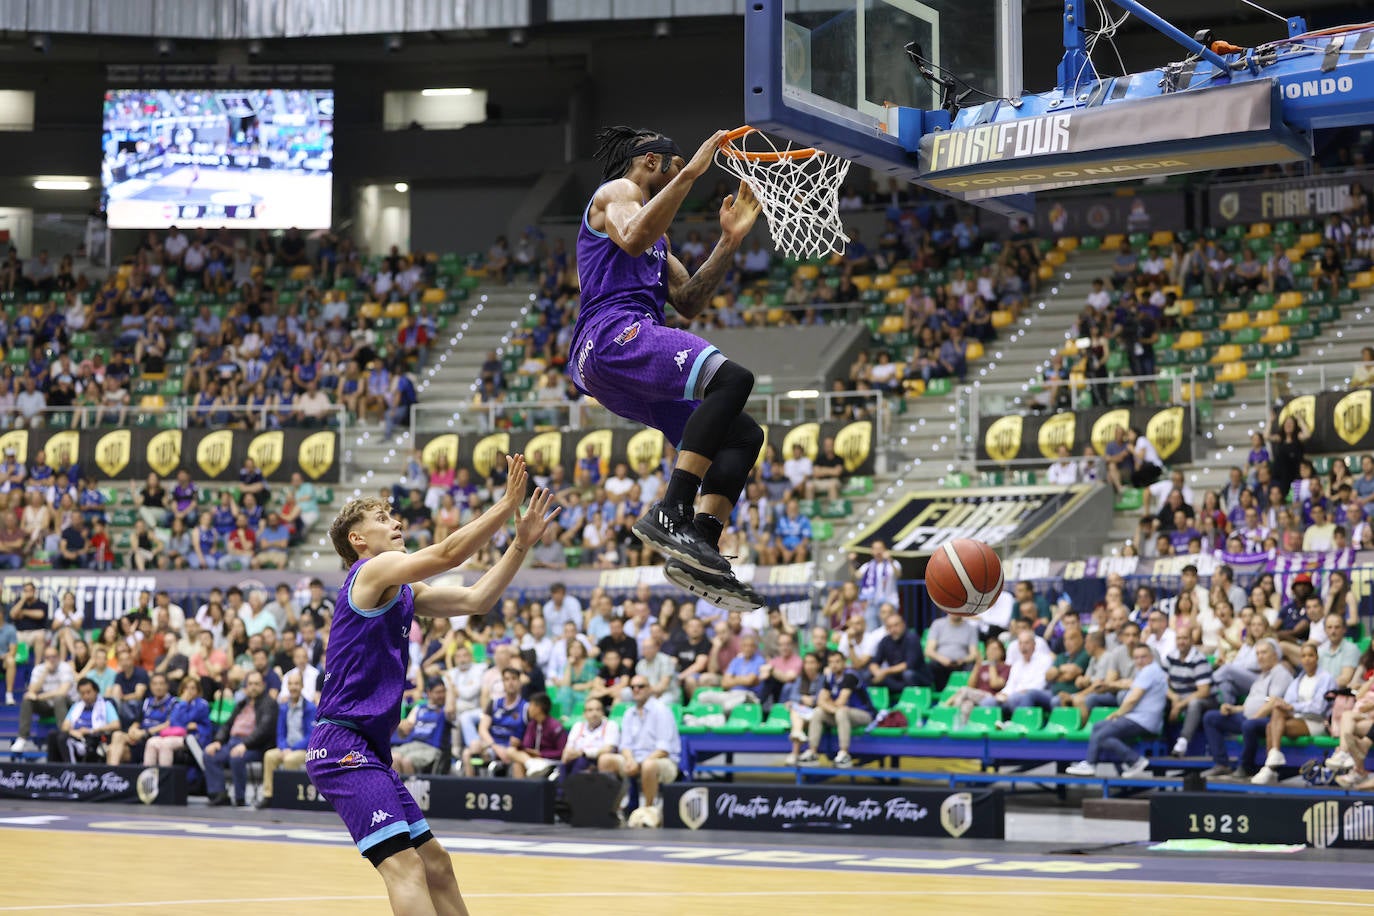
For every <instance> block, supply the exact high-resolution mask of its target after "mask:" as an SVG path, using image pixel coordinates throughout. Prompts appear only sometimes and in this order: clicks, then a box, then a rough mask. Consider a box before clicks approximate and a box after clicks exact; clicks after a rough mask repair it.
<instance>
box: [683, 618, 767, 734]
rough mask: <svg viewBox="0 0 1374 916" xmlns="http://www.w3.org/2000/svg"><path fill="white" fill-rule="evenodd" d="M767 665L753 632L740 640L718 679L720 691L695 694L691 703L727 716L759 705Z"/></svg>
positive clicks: (700, 691) (711, 690)
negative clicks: (707, 705) (742, 707)
mask: <svg viewBox="0 0 1374 916" xmlns="http://www.w3.org/2000/svg"><path fill="white" fill-rule="evenodd" d="M767 668H768V663H767V662H766V661H765V660H764V657H763V655H762V654H760V653H759V639H758V637H757V636H755V635H754V634H753V633H752V632H745V633H744V634H743V635H741V636H740V637H739V652H738V654H736V655H735V656H734V657H732V658H731V659H730V662H729V664H728V665H727V666H726V668H725V671H724V673H723V675H722V677H721V681H720V688H719V689H714V688H710V689H703V690H698V691H697V692H696V693H695V694H694V695H693V697H692V701H693V702H694V703H712V704H715V705H717V706H719V707H720V708H721V710H722V711H723V712H724V713H725V714H726V715H727V716H728V715H729V714H730V711H731V710H733V709H734V708H735V707H736V706H738V705H740V704H741V703H760V702H762V700H763V688H764V683H765V681H766V680H767V677H768V671H767Z"/></svg>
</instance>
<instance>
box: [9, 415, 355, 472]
mask: <svg viewBox="0 0 1374 916" xmlns="http://www.w3.org/2000/svg"><path fill="white" fill-rule="evenodd" d="M5 449H14V451H15V455H16V457H17V458H18V459H19V461H20V462H21V463H29V462H33V461H37V460H40V459H39V454H38V453H39V452H42V453H43V457H42V459H41V460H44V461H46V462H47V463H48V464H50V465H52V466H54V467H67V466H70V465H71V464H72V463H73V461H75V463H77V464H79V465H80V466H81V468H82V472H83V473H84V474H86V475H87V476H89V477H95V478H98V479H102V480H142V479H143V478H145V477H147V476H148V474H149V473H150V472H154V473H157V474H158V475H159V476H162V477H170V476H172V475H174V474H176V472H177V471H178V470H179V469H181V468H183V467H185V468H187V469H188V470H190V472H191V477H192V478H194V479H196V480H217V481H226V482H228V481H236V480H238V475H239V468H240V467H241V466H242V465H243V461H244V459H245V458H252V459H253V460H254V462H256V463H257V465H258V467H259V469H261V471H262V473H263V476H264V477H266V478H267V480H269V481H272V482H277V483H285V482H286V481H289V480H290V479H291V475H292V474H293V473H295V472H297V471H299V472H300V473H301V476H303V477H304V478H305V479H306V480H309V481H314V482H316V483H337V482H338V480H339V459H340V457H341V455H340V449H339V434H338V432H336V431H334V430H329V429H322V430H308V429H279V430H270V431H268V432H260V433H254V432H249V431H247V430H238V429H184V430H183V429H160V430H159V429H125V428H119V429H91V430H85V429H83V430H75V429H66V430H60V431H50V430H37V429H34V430H28V429H16V430H10V431H9V432H6V433H4V434H3V435H0V451H2V450H5Z"/></svg>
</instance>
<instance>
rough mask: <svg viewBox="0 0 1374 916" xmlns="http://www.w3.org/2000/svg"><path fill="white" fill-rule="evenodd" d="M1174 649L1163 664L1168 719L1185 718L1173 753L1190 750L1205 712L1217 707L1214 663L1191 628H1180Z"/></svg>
mask: <svg viewBox="0 0 1374 916" xmlns="http://www.w3.org/2000/svg"><path fill="white" fill-rule="evenodd" d="M1176 632H1177V634H1178V636H1177V640H1176V642H1175V648H1174V651H1173V652H1170V653H1168V654H1166V655H1165V656H1164V657H1163V659H1162V662H1161V664H1162V665H1163V667H1164V673H1165V675H1166V676H1167V677H1168V680H1169V691H1168V696H1169V715H1168V719H1167V721H1169V722H1173V721H1175V720H1177V719H1178V718H1180V717H1182V718H1183V728H1182V730H1181V731H1180V732H1179V736H1178V739H1177V740H1176V741H1175V742H1174V756H1175V757H1182V756H1183V755H1184V754H1186V753H1188V745H1189V743H1190V742H1191V741H1192V740H1193V735H1195V734H1197V730H1198V729H1199V728H1201V727H1202V715H1203V713H1205V712H1208V711H1210V710H1212V709H1215V708H1216V707H1217V701H1216V699H1215V697H1213V696H1212V663H1211V662H1209V661H1208V660H1207V656H1205V655H1203V654H1202V651H1201V650H1200V649H1199V648H1198V647H1197V646H1196V645H1195V644H1194V641H1193V639H1194V634H1193V632H1192V631H1191V629H1190V628H1187V627H1178V628H1177V629H1176Z"/></svg>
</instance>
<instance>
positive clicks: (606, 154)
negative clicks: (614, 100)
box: [595, 124, 662, 181]
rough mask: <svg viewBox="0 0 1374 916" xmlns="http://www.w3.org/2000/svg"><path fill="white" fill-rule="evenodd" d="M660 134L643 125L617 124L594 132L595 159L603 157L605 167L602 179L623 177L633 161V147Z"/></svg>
mask: <svg viewBox="0 0 1374 916" xmlns="http://www.w3.org/2000/svg"><path fill="white" fill-rule="evenodd" d="M661 136H662V134H660V133H658V131H654V130H649V129H648V128H645V127H626V126H625V125H624V124H617V125H615V126H614V127H603V128H601V129H600V130H598V131H597V132H596V153H595V156H596V158H597V159H604V160H605V162H606V167H605V169H603V170H602V172H601V180H602V181H610V180H611V179H613V178H621V177H624V175H625V173H626V172H628V171H629V170H630V163H631V162H633V161H634V158H635V157H634V149H635V147H637V146H638V145H639V144H641V143H643V142H644V141H645V140H657V139H658V138H659V137H661Z"/></svg>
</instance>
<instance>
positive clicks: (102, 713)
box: [48, 663, 119, 763]
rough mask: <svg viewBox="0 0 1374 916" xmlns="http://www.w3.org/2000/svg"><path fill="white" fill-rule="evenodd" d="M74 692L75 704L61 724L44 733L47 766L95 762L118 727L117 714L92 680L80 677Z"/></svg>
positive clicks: (112, 705)
mask: <svg viewBox="0 0 1374 916" xmlns="http://www.w3.org/2000/svg"><path fill="white" fill-rule="evenodd" d="M64 664H65V663H64ZM76 693H77V701H76V703H75V704H73V705H72V707H71V709H70V710H68V711H67V713H66V715H65V716H63V718H62V724H61V725H60V726H58V727H57V728H55V729H53V730H52V731H51V732H49V733H48V762H49V763H96V762H98V761H99V760H100V757H101V755H102V753H103V752H104V750H105V748H104V745H105V743H106V742H107V741H109V739H110V735H111V734H113V733H114V732H115V731H116V730H118V728H119V713H118V712H116V711H115V707H114V704H113V703H111V702H110V701H109V700H107V699H105V698H103V697H101V696H100V688H98V687H97V686H96V683H95V681H93V680H91V679H90V678H82V679H81V681H80V683H78V684H77V685H76Z"/></svg>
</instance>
